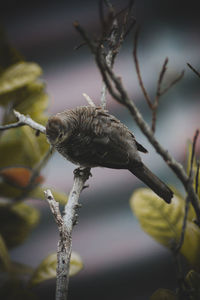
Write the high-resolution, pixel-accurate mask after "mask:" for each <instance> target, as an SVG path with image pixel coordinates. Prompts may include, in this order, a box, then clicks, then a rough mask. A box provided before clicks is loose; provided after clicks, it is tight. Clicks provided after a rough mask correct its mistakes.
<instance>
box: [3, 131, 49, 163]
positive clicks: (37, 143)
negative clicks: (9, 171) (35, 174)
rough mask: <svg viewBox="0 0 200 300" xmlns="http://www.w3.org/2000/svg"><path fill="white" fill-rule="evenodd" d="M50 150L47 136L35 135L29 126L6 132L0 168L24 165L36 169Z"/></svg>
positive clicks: (4, 133)
mask: <svg viewBox="0 0 200 300" xmlns="http://www.w3.org/2000/svg"><path fill="white" fill-rule="evenodd" d="M48 149H49V144H48V143H47V140H46V136H45V135H44V134H41V135H40V136H38V137H37V136H36V135H35V131H34V130H33V129H31V128H30V127H28V126H23V127H19V128H15V129H10V130H6V131H4V132H3V134H2V135H1V142H0V157H1V161H0V168H2V167H9V166H16V165H22V166H26V167H30V168H32V167H34V166H35V164H37V163H38V162H39V161H40V160H41V158H42V157H43V155H44V154H45V153H46V152H47V150H48Z"/></svg>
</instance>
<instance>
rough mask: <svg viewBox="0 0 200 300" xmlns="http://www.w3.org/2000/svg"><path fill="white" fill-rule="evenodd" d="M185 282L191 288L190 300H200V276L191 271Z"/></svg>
mask: <svg viewBox="0 0 200 300" xmlns="http://www.w3.org/2000/svg"><path fill="white" fill-rule="evenodd" d="M185 280H186V282H187V285H188V287H189V294H190V299H191V300H198V299H200V274H199V273H197V272H195V271H194V270H190V271H189V272H188V274H187V276H186V279H185Z"/></svg>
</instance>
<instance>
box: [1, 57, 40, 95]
mask: <svg viewBox="0 0 200 300" xmlns="http://www.w3.org/2000/svg"><path fill="white" fill-rule="evenodd" d="M41 74H42V70H41V68H40V67H39V65H38V64H36V63H28V62H19V63H16V64H15V65H12V66H10V67H9V68H7V69H6V71H5V72H3V73H2V74H1V76H0V94H5V93H8V92H11V91H13V90H15V89H18V88H20V87H23V86H24V85H26V84H28V83H30V82H32V81H34V80H35V79H36V78H37V77H38V76H40V75H41Z"/></svg>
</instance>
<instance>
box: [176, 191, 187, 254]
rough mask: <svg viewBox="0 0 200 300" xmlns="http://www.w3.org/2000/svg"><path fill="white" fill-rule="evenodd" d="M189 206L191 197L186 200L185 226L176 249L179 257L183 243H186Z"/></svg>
mask: <svg viewBox="0 0 200 300" xmlns="http://www.w3.org/2000/svg"><path fill="white" fill-rule="evenodd" d="M189 205H190V198H189V195H188V196H187V197H186V199H185V211H184V217H183V225H182V229H181V236H180V240H179V242H178V245H177V247H176V249H175V255H178V253H179V251H180V249H181V247H182V245H183V242H184V238H185V230H186V226H187V216H188V212H189Z"/></svg>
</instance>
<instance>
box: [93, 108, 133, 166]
mask: <svg viewBox="0 0 200 300" xmlns="http://www.w3.org/2000/svg"><path fill="white" fill-rule="evenodd" d="M91 125H92V126H91V128H92V133H91V135H92V134H93V140H92V144H93V146H92V149H93V150H94V154H95V156H96V159H97V160H98V163H99V165H101V166H104V167H109V168H126V167H127V165H128V164H129V151H127V150H128V148H129V147H130V144H132V145H131V146H132V147H135V148H136V142H135V138H134V136H133V134H132V133H131V132H130V131H129V130H128V128H127V127H126V126H125V125H123V124H122V123H121V122H120V121H119V120H118V119H116V118H115V117H114V116H112V115H110V114H108V113H107V111H105V110H102V109H97V114H96V116H95V117H94V118H93V121H92V124H91ZM136 151H137V150H136Z"/></svg>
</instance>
